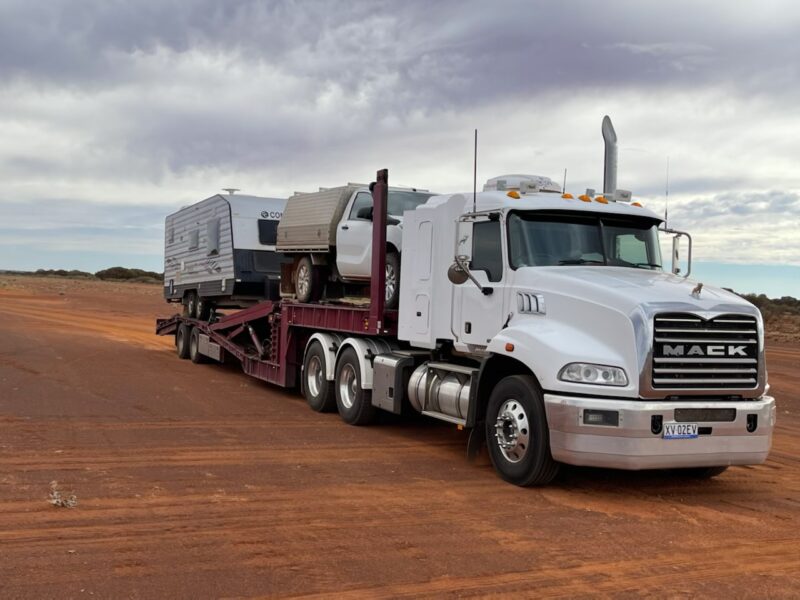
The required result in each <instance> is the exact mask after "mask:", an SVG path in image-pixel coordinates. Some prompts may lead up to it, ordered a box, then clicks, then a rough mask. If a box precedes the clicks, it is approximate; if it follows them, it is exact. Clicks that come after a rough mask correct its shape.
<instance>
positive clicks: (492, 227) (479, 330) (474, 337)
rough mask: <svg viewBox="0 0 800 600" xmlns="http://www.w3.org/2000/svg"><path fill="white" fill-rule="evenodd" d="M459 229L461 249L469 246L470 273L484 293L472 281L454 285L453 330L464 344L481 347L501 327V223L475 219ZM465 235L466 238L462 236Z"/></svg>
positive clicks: (502, 266) (502, 273)
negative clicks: (469, 225) (487, 291)
mask: <svg viewBox="0 0 800 600" xmlns="http://www.w3.org/2000/svg"><path fill="white" fill-rule="evenodd" d="M471 225H472V227H471V231H470V228H469V227H466V228H464V229H463V230H461V229H460V230H459V234H458V240H459V242H460V243H461V249H462V250H464V249H465V246H466V249H469V251H470V254H469V266H470V271H471V272H472V276H473V277H474V278H475V279H476V280H477V282H478V283H479V284H480V285H481V286H482V287H483V288H485V289H489V288H491V289H492V292H491V293H490V294H484V293H483V292H482V291H481V290H480V289H479V288H478V286H476V285H475V283H473V282H472V281H466V282H464V283H463V284H461V285H458V286H455V288H454V295H453V299H454V303H455V306H454V307H453V309H454V310H453V319H454V321H455V322H454V323H453V331H455V332H457V333H458V335H459V340H460V341H462V342H465V343H467V344H475V345H477V346H485V345H487V344H488V343H489V340H491V338H493V337H494V336H495V335H496V334H497V332H499V331H500V329H501V328H502V326H503V295H504V290H505V280H506V272H505V271H506V269H505V262H504V260H503V243H502V233H501V232H502V224H501V222H500V220H499V219H495V220H491V219H489V218H486V219H481V220H477V221H475V222H474V223H472V224H471ZM465 238H466V239H465Z"/></svg>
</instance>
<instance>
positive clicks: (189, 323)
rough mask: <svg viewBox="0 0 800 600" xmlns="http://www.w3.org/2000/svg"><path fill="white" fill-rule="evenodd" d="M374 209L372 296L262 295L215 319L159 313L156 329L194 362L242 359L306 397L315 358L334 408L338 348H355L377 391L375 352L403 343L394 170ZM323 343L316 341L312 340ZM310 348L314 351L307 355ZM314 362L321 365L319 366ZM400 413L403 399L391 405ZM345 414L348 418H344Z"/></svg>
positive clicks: (376, 191) (362, 380)
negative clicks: (397, 302) (389, 291)
mask: <svg viewBox="0 0 800 600" xmlns="http://www.w3.org/2000/svg"><path fill="white" fill-rule="evenodd" d="M371 189H372V195H373V203H374V215H373V232H372V248H373V253H372V273H373V274H377V276H374V277H372V279H371V282H370V296H369V298H368V299H367V300H368V301H362V300H359V301H357V302H343V301H321V302H316V303H301V302H297V301H295V300H293V299H281V300H277V301H271V300H264V301H262V302H259V303H258V304H256V305H254V306H251V307H249V308H245V309H242V310H238V311H236V312H232V313H229V314H223V315H220V316H217V315H212V316H211V318H210V320H200V319H196V318H192V317H189V316H186V315H182V314H176V315H174V316H172V317H170V318H168V319H157V321H156V334H157V335H162V336H164V335H174V336H175V345H176V349H177V352H178V356H180V357H181V358H190V359H191V360H192V361H193V362H196V363H197V362H206V361H208V360H215V361H217V362H225V361H226V360H230V359H234V360H237V361H239V363H240V364H241V366H242V370H243V371H244V372H245V373H246V374H247V375H250V376H251V377H255V378H257V379H260V380H262V381H266V382H269V383H272V384H275V385H279V386H281V387H285V388H294V387H297V386H298V384H299V385H300V388H301V390H302V391H303V393H304V394H306V396H307V397H308V393H307V392H308V389H307V385H308V382H307V381H303V380H302V377H301V373H302V371H303V367H304V363H307V362H310V367H311V369H312V371H313V373H312V378H313V377H316V381H314V382H312V385H319V386H325V390H324V392H325V393H324V394H320V393H317V394H312V396H317V397H319V398H320V399H319V402H318V403H317V404H315V403H314V402H313V400H312V399H309V404H310V405H311V406H312V408H314V409H315V410H331V409H332V408H334V407H335V404H334V393H333V389H332V383H331V387H330V388H328V383H327V382H332V380H333V376H334V370H335V368H336V365H337V363H338V362H339V361H338V354H339V352H340V350H343V349H346V348H347V347H352V348H353V349H354V351H355V353H356V354H357V357H356V359H355V361H357V363H358V364H356V365H354V366H355V367H356V368H355V370H356V371H358V375H357V376H356V377H355V383H356V384H357V385H358V387H359V389H360V390H361V389H363V390H367V391H368V390H371V383H372V364H371V359H372V357H373V356H374V355H377V354H379V353H381V352H386V351H388V350H391V349H394V348H397V347H398V345H399V344H398V343H397V327H398V311H396V310H386V309H385V295H384V286H385V268H386V253H385V252H384V251H382V249H384V248H385V247H386V218H387V193H388V171H387V170H386V169H383V170H381V171H379V172H378V174H377V180H376V182H375V183H374V184H373V185H372V186H371ZM315 342H316V343H317V344H318V347H316V348H314V347H313V344H314V343H315ZM309 352H312V353H314V352H316V353H317V357H316V362H314V357H311V360H310V361H309V360H308V356H309ZM355 361H353V362H355ZM315 369H316V370H315ZM387 407H388V408H389V410H392V412H396V413H399V412H400V408H401V407H400V403H399V401H398V402H394V403H392V402H390V403H389V405H387ZM357 417H360V418H355V420H354V421H352V422H353V423H354V424H360V423H362V422H364V423H365V422H366V421H367V415H366V414H364V415H362V414H359V415H357ZM346 420H347V419H346Z"/></svg>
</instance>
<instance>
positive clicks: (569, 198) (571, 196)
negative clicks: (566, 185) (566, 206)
mask: <svg viewBox="0 0 800 600" xmlns="http://www.w3.org/2000/svg"><path fill="white" fill-rule="evenodd" d="M561 197H562V198H564V199H565V200H572V199H573V197H574V196H573V195H572V194H561Z"/></svg>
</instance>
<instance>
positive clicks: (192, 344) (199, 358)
mask: <svg viewBox="0 0 800 600" xmlns="http://www.w3.org/2000/svg"><path fill="white" fill-rule="evenodd" d="M189 358H191V359H192V362H193V363H194V364H196V365H197V364H200V363H204V362H207V360H208V359H207V358H206V357H205V356H204V355H202V354H200V330H199V329H198V328H197V327H192V333H191V335H190V336H189Z"/></svg>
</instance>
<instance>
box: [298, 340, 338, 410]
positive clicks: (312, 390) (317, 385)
mask: <svg viewBox="0 0 800 600" xmlns="http://www.w3.org/2000/svg"><path fill="white" fill-rule="evenodd" d="M333 388H334V384H333V382H331V381H328V379H327V378H326V377H325V350H324V349H323V348H322V345H321V344H320V343H319V342H314V343H313V344H311V346H310V347H309V348H308V352H306V356H305V358H304V360H303V392H304V393H305V397H306V401H307V402H308V405H309V406H310V407H311V408H312V409H313V410H315V411H317V412H330V411H332V410H333V409H334V408H336V393H335V392H334V390H333Z"/></svg>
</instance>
